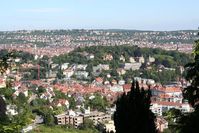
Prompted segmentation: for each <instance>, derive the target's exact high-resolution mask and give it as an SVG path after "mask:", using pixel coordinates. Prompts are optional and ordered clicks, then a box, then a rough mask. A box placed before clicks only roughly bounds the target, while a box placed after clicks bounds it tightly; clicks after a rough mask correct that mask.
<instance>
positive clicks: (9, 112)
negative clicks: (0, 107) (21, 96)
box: [6, 105, 18, 115]
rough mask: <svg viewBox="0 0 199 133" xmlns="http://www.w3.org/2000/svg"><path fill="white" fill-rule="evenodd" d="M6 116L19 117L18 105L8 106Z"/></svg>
mask: <svg viewBox="0 0 199 133" xmlns="http://www.w3.org/2000/svg"><path fill="white" fill-rule="evenodd" d="M6 114H7V115H17V114H18V112H17V106H16V105H7V106H6Z"/></svg>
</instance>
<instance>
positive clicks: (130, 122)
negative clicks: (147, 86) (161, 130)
mask: <svg viewBox="0 0 199 133" xmlns="http://www.w3.org/2000/svg"><path fill="white" fill-rule="evenodd" d="M150 98H151V92H150V90H147V91H145V90H144V89H143V88H141V89H140V87H139V85H138V82H136V83H135V82H133V83H132V87H131V91H130V92H129V93H127V94H125V93H124V94H123V95H122V96H121V97H120V98H119V99H118V100H117V102H116V112H115V113H114V122H115V127H116V132H117V133H155V132H156V126H155V122H154V120H155V116H154V114H153V113H152V112H151V110H150V103H151V101H150Z"/></svg>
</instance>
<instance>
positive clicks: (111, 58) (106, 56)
mask: <svg viewBox="0 0 199 133" xmlns="http://www.w3.org/2000/svg"><path fill="white" fill-rule="evenodd" d="M103 60H105V61H111V60H113V56H112V55H111V54H106V55H104V56H103Z"/></svg>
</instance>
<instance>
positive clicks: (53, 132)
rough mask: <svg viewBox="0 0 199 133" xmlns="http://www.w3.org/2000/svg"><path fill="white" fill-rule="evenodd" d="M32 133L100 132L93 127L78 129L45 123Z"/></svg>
mask: <svg viewBox="0 0 199 133" xmlns="http://www.w3.org/2000/svg"><path fill="white" fill-rule="evenodd" d="M30 133H98V132H97V131H94V130H92V129H86V130H78V129H66V128H61V127H59V126H53V127H47V126H44V125H40V126H38V127H37V128H36V129H34V130H33V131H31V132H30Z"/></svg>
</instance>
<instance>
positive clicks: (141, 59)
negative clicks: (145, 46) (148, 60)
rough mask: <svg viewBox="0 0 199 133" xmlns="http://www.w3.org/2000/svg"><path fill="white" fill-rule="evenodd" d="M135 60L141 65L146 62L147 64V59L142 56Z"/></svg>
mask: <svg viewBox="0 0 199 133" xmlns="http://www.w3.org/2000/svg"><path fill="white" fill-rule="evenodd" d="M135 60H136V61H137V62H139V63H144V62H145V59H144V57H143V56H141V57H135Z"/></svg>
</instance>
